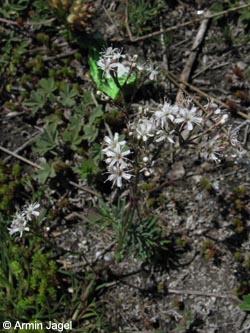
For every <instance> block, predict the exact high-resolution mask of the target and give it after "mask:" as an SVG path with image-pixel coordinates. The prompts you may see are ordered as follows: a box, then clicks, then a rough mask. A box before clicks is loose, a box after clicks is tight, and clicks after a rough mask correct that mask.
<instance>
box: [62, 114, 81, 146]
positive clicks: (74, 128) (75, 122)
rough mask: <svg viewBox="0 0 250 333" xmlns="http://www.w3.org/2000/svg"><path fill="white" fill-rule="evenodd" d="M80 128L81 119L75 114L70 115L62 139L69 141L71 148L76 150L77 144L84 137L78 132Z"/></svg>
mask: <svg viewBox="0 0 250 333" xmlns="http://www.w3.org/2000/svg"><path fill="white" fill-rule="evenodd" d="M81 129H82V122H81V119H80V118H79V117H77V116H73V117H71V119H70V124H69V125H68V127H67V128H66V130H65V131H64V133H63V140H64V141H65V142H69V143H70V144H71V148H72V149H73V150H76V149H77V145H79V144H80V143H81V142H82V141H83V139H84V138H83V136H82V135H80V134H79V133H80V131H81Z"/></svg>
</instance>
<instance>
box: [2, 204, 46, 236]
mask: <svg viewBox="0 0 250 333" xmlns="http://www.w3.org/2000/svg"><path fill="white" fill-rule="evenodd" d="M39 207H40V204H39V203H36V202H35V203H34V204H30V205H28V206H25V207H24V209H23V211H21V212H17V213H16V215H15V217H14V219H13V221H12V223H11V226H10V228H8V230H9V233H10V235H13V234H14V233H16V232H19V233H20V237H22V236H23V232H24V231H29V230H30V229H29V227H27V226H26V225H27V223H28V222H29V221H31V220H32V217H33V216H34V217H38V216H39V215H40V212H39V211H38V210H37V209H38V208H39Z"/></svg>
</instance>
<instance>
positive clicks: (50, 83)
mask: <svg viewBox="0 0 250 333" xmlns="http://www.w3.org/2000/svg"><path fill="white" fill-rule="evenodd" d="M39 86H40V87H41V88H42V90H43V91H44V93H45V94H46V95H48V96H49V95H51V94H52V93H53V91H55V90H56V89H57V85H56V83H55V81H54V79H53V78H48V79H41V80H40V81H39Z"/></svg>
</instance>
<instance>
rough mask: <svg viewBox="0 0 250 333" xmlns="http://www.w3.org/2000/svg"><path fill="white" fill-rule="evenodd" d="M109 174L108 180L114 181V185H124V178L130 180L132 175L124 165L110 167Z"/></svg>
mask: <svg viewBox="0 0 250 333" xmlns="http://www.w3.org/2000/svg"><path fill="white" fill-rule="evenodd" d="M108 173H109V174H110V175H109V176H108V179H107V181H108V180H109V181H111V182H113V184H112V187H113V186H114V185H116V186H117V187H122V179H125V180H130V178H131V177H132V175H131V174H130V173H128V172H126V171H125V170H124V168H123V167H122V166H119V165H117V166H116V165H114V166H112V167H110V168H109V169H108Z"/></svg>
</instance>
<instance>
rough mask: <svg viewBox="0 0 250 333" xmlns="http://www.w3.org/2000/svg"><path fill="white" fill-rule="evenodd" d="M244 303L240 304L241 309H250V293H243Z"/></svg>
mask: <svg viewBox="0 0 250 333" xmlns="http://www.w3.org/2000/svg"><path fill="white" fill-rule="evenodd" d="M243 301H244V303H242V304H240V309H241V310H243V311H250V295H243Z"/></svg>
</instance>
